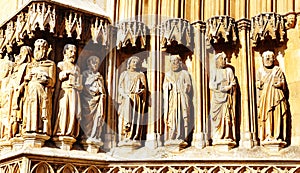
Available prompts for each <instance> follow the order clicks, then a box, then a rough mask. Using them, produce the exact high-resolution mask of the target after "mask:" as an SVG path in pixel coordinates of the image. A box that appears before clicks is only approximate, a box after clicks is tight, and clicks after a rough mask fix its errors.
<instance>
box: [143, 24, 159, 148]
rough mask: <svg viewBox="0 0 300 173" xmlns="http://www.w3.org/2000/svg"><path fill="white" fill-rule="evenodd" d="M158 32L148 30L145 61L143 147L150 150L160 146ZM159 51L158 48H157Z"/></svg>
mask: <svg viewBox="0 0 300 173" xmlns="http://www.w3.org/2000/svg"><path fill="white" fill-rule="evenodd" d="M157 32H159V31H158V30H157V29H156V28H152V29H151V30H150V49H149V57H148V60H147V64H148V70H147V80H148V87H149V107H148V114H147V116H146V117H148V119H147V135H146V143H145V146H146V147H148V148H150V149H155V148H157V147H158V146H159V145H160V144H161V141H160V134H159V132H160V129H161V128H160V127H161V126H162V122H161V120H162V114H161V111H160V109H161V106H160V105H158V103H159V99H160V88H159V87H160V86H161V85H160V79H159V77H160V76H159V74H160V72H161V71H160V62H159V59H161V58H160V57H161V56H160V53H159V51H157V50H156V48H158V47H159V37H158V33H157ZM158 49H159V48H158Z"/></svg>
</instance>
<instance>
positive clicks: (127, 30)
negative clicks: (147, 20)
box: [116, 21, 149, 49]
mask: <svg viewBox="0 0 300 173" xmlns="http://www.w3.org/2000/svg"><path fill="white" fill-rule="evenodd" d="M117 28H118V31H117V41H116V45H117V49H121V48H122V47H126V46H127V45H128V44H131V46H132V47H136V46H137V44H140V48H141V49H144V48H145V47H146V41H147V40H146V39H147V34H148V32H149V31H148V30H149V29H148V27H147V26H146V25H145V24H144V23H143V22H139V21H126V22H121V23H119V24H118V25H117ZM138 42H139V43H138Z"/></svg>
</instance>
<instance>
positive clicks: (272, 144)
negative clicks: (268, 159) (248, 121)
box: [261, 140, 286, 152]
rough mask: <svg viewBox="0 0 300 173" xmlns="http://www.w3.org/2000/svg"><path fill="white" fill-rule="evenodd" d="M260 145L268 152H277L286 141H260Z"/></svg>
mask: <svg viewBox="0 0 300 173" xmlns="http://www.w3.org/2000/svg"><path fill="white" fill-rule="evenodd" d="M261 145H262V146H263V147H265V148H266V149H267V150H269V151H270V152H278V151H280V150H281V149H282V148H283V147H284V146H285V145H286V142H284V141H277V140H276V141H262V142H261Z"/></svg>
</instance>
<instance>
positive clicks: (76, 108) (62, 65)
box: [53, 44, 82, 138]
mask: <svg viewBox="0 0 300 173" xmlns="http://www.w3.org/2000/svg"><path fill="white" fill-rule="evenodd" d="M63 55H64V59H63V61H61V62H59V63H58V64H57V67H58V68H57V69H58V73H59V75H58V76H59V82H60V90H59V96H58V103H57V104H58V106H57V110H56V112H57V119H56V123H55V127H54V134H53V135H54V136H63V137H65V136H66V137H71V138H76V137H77V136H78V135H79V129H80V126H79V121H80V119H81V103H80V95H79V92H80V91H81V90H82V76H81V74H80V69H79V67H78V66H77V65H76V64H75V60H76V47H75V45H72V44H67V45H65V46H64V50H63Z"/></svg>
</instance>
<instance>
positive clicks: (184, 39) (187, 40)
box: [160, 19, 191, 48]
mask: <svg viewBox="0 0 300 173" xmlns="http://www.w3.org/2000/svg"><path fill="white" fill-rule="evenodd" d="M160 34H161V46H162V47H163V48H165V47H167V46H170V45H171V43H172V42H173V41H177V43H178V44H183V45H184V46H186V47H189V46H190V45H191V25H190V23H189V22H188V21H187V20H184V19H170V20H167V21H165V22H164V23H162V24H161V33H160Z"/></svg>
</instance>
